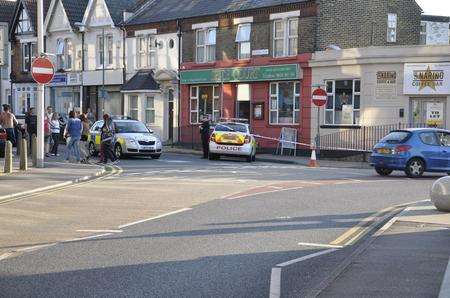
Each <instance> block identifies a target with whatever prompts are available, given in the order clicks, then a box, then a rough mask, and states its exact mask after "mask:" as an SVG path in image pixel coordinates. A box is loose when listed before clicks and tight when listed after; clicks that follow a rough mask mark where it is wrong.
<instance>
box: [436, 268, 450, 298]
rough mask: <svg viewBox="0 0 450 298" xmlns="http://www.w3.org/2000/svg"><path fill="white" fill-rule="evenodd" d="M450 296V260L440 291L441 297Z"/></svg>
mask: <svg viewBox="0 0 450 298" xmlns="http://www.w3.org/2000/svg"><path fill="white" fill-rule="evenodd" d="M448 297H450V260H449V261H448V264H447V270H446V271H445V275H444V279H443V281H442V285H441V290H440V292H439V298H448Z"/></svg>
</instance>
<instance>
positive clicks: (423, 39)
mask: <svg viewBox="0 0 450 298" xmlns="http://www.w3.org/2000/svg"><path fill="white" fill-rule="evenodd" d="M420 44H421V45H425V44H427V22H420Z"/></svg>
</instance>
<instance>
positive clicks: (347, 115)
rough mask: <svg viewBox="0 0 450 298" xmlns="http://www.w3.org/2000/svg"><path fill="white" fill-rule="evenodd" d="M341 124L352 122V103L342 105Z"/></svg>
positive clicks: (350, 123)
mask: <svg viewBox="0 0 450 298" xmlns="http://www.w3.org/2000/svg"><path fill="white" fill-rule="evenodd" d="M342 124H347V125H352V124H353V105H342Z"/></svg>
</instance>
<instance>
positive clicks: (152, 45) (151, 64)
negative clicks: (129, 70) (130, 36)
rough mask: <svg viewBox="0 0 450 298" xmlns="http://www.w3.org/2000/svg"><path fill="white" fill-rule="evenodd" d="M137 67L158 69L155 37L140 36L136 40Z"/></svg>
mask: <svg viewBox="0 0 450 298" xmlns="http://www.w3.org/2000/svg"><path fill="white" fill-rule="evenodd" d="M136 43H137V44H136V48H137V51H136V52H137V55H136V67H137V68H138V69H148V68H155V67H156V62H157V60H156V57H157V56H156V54H157V53H156V38H155V36H154V35H139V36H138V37H137V39H136Z"/></svg>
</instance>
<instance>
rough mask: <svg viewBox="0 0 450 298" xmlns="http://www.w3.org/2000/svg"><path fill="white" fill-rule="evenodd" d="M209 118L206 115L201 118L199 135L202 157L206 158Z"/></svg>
mask: <svg viewBox="0 0 450 298" xmlns="http://www.w3.org/2000/svg"><path fill="white" fill-rule="evenodd" d="M209 129H210V125H209V119H208V118H207V117H205V118H203V121H202V125H201V126H200V136H201V139H202V147H203V158H208V156H209V137H210V136H209Z"/></svg>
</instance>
